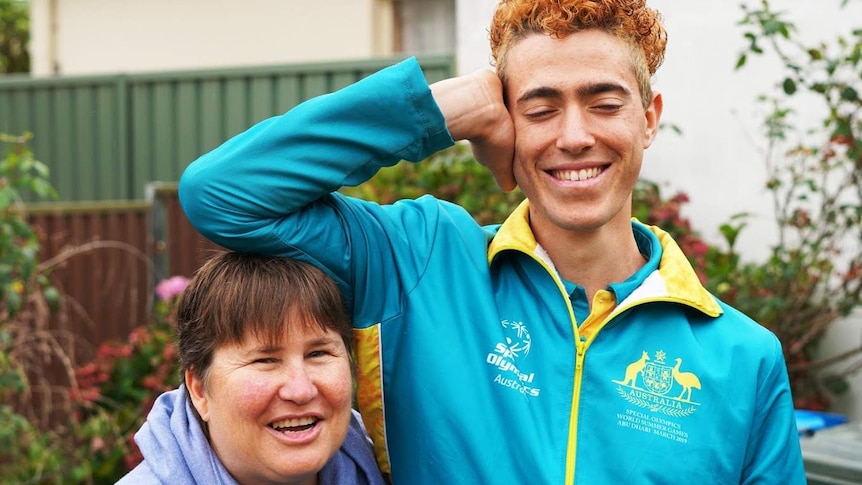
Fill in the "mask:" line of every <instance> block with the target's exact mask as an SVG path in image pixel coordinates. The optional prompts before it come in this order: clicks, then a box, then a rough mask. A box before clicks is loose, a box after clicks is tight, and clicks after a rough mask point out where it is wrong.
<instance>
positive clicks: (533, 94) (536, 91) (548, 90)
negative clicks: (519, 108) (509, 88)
mask: <svg viewBox="0 0 862 485" xmlns="http://www.w3.org/2000/svg"><path fill="white" fill-rule="evenodd" d="M562 97H563V92H562V91H560V90H559V89H556V88H552V87H548V86H539V87H538V88H533V89H531V90H529V91H527V92H526V93H524V94H522V95H521V96H519V97H518V99H516V100H515V104H519V103H523V102H524V101H529V100H531V99H536V98H545V99H560V98H562Z"/></svg>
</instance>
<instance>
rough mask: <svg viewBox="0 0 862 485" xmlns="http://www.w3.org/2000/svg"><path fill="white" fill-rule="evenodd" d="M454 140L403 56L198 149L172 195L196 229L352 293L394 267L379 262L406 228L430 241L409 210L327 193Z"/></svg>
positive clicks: (411, 61)
mask: <svg viewBox="0 0 862 485" xmlns="http://www.w3.org/2000/svg"><path fill="white" fill-rule="evenodd" d="M453 143H454V142H453V140H452V137H451V135H450V134H449V131H448V130H447V128H446V124H445V119H444V118H443V115H442V113H441V112H440V109H439V108H438V107H437V104H436V102H435V101H434V98H433V97H432V95H431V90H430V88H429V86H428V83H427V81H426V80H425V77H424V75H423V73H422V70H421V68H420V66H419V64H418V62H417V61H416V59H415V58H409V59H406V60H404V61H402V62H400V63H398V64H396V65H394V66H390V67H388V68H385V69H383V70H381V71H379V72H377V73H375V74H373V75H371V76H369V77H367V78H365V79H363V80H361V81H359V82H357V83H354V84H352V85H350V86H348V87H346V88H343V89H341V90H339V91H336V92H334V93H330V94H327V95H324V96H320V97H317V98H314V99H311V100H308V101H306V102H304V103H302V104H300V105H298V106H296V107H294V108H293V109H291V110H290V111H288V112H287V113H284V114H282V115H280V116H276V117H273V118H270V119H267V120H264V121H262V122H260V123H258V124H256V125H254V126H252V127H251V128H250V129H248V130H247V131H245V132H244V133H241V134H239V135H237V136H235V137H233V138H231V139H229V140H228V141H226V142H225V143H224V144H222V145H221V146H219V147H218V148H216V149H214V150H213V151H211V152H209V153H206V154H204V155H203V156H201V157H200V158H199V159H197V160H195V161H194V162H192V163H191V164H190V165H189V166H188V167H187V168H186V170H185V172H184V173H183V175H182V177H181V179H180V183H179V198H180V202H181V204H182V207H183V209H184V211H185V213H186V216H187V217H188V219H189V221H190V222H191V224H192V225H193V226H194V227H195V228H196V229H197V230H198V231H199V232H200V233H201V234H203V235H204V236H205V237H207V238H208V239H210V240H212V241H213V242H215V243H217V244H219V245H221V246H223V247H226V248H228V249H232V250H237V251H247V252H257V253H264V254H273V255H281V256H290V257H295V258H298V259H302V260H306V261H308V262H311V263H312V264H315V265H317V266H319V267H321V268H323V269H324V270H326V271H327V272H328V273H329V274H330V276H333V277H334V278H335V279H336V281H337V282H338V283H339V284H340V285H341V286H342V287H343V288H344V289H346V290H351V291H348V293H347V296H348V298H350V297H351V296H353V295H352V289H353V286H354V283H355V281H354V280H355V279H357V278H363V277H367V275H369V274H374V275H375V276H376V275H380V274H392V273H389V270H390V268H387V267H381V266H383V265H386V264H395V262H393V261H388V262H387V261H383V259H380V260H375V259H374V258H375V257H377V256H380V258H385V257H386V255H391V254H393V253H395V252H397V251H392V250H391V248H389V247H388V246H389V245H391V244H392V241H393V240H406V239H407V237H406V236H405V235H404V234H403V231H404V229H405V228H409V227H414V228H415V229H412V230H413V231H415V233H414V234H413V236H415V239H416V240H418V241H423V240H427V238H425V236H426V235H425V234H422V231H423V227H425V226H423V224H422V223H423V220H420V219H421V218H422V217H423V215H422V214H421V213H419V212H420V211H418V210H416V208H415V206H411V205H410V204H402V205H400V206H399V204H395V205H394V206H386V207H381V206H378V205H377V204H372V203H370V202H365V201H360V200H357V199H350V198H347V197H343V196H341V195H340V194H337V193H334V192H335V191H337V190H338V189H339V188H341V187H342V186H350V185H358V184H360V183H362V182H364V181H366V180H368V179H369V178H371V177H372V176H373V175H374V174H375V173H377V171H378V170H379V169H380V168H382V167H386V166H391V165H395V164H396V163H398V162H399V161H401V160H408V161H419V160H422V159H424V158H426V157H428V156H429V155H431V154H433V153H434V152H436V151H438V150H441V149H443V148H446V147H448V146H450V145H452V144H453ZM428 205H429V206H430V205H432V204H428ZM402 244H406V241H405V242H403V243H402ZM390 259H391V257H390ZM369 264H377V265H378V267H369ZM381 272H383V273H381ZM356 296H357V297H359V296H360V295H356Z"/></svg>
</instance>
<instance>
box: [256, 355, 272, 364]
mask: <svg viewBox="0 0 862 485" xmlns="http://www.w3.org/2000/svg"><path fill="white" fill-rule="evenodd" d="M275 362H276V359H275V358H274V357H262V358H260V359H255V360H254V363H255V364H274V363H275Z"/></svg>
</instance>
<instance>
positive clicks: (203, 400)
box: [186, 316, 352, 484]
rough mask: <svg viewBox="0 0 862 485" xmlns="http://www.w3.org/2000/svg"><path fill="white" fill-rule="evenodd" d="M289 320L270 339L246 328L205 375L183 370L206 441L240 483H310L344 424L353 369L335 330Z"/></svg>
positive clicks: (343, 430) (338, 443) (344, 431)
mask: <svg viewBox="0 0 862 485" xmlns="http://www.w3.org/2000/svg"><path fill="white" fill-rule="evenodd" d="M284 325H285V327H290V333H289V336H285V337H284V338H283V339H282V340H281V342H279V343H278V344H277V345H276V346H270V345H267V344H266V343H265V342H261V341H260V340H259V339H257V338H255V337H254V336H252V335H247V336H246V338H245V340H244V341H243V342H242V343H241V344H238V345H228V346H223V347H219V348H217V349H216V351H215V353H214V355H213V361H212V365H211V366H210V368H209V370H208V372H207V380H206V382H205V383H204V382H202V381H201V379H200V378H197V377H195V376H193V375H192V373H191V372H190V371H187V372H186V382H187V385H188V387H189V390H190V392H191V396H192V402H193V404H194V406H195V407H196V408H197V410H198V413H199V414H200V415H201V418H202V419H203V420H204V421H205V422H207V423H208V427H209V433H210V442H211V445H212V447H213V449H214V450H215V452H216V455H218V457H219V459H220V460H221V462H222V463H223V464H224V466H225V468H227V470H228V471H229V472H230V473H231V474H232V475H233V476H234V478H235V479H236V480H237V481H238V482H239V483H241V484H250V483H275V482H278V483H315V482H314V481H315V479H316V475H317V472H318V471H319V470H320V469H321V468H323V465H325V464H326V462H327V461H328V460H329V459H330V457H332V456H333V455H334V454H335V452H336V450H338V448H339V447H340V446H341V443H342V442H343V441H344V437H345V436H346V435H347V427H348V425H349V424H350V417H351V411H350V407H351V402H352V394H351V393H352V376H351V371H350V359H349V356H348V351H347V349H346V348H345V346H344V342H343V341H342V339H341V337H340V336H339V335H338V334H337V333H336V332H334V331H332V330H326V331H324V330H321V329H320V328H318V327H317V326H316V325H301V324H299V323H298V322H296V321H292V319H291V317H290V316H288V317H287V318H286V319H285V323H284Z"/></svg>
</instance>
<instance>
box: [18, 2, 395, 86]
mask: <svg viewBox="0 0 862 485" xmlns="http://www.w3.org/2000/svg"><path fill="white" fill-rule="evenodd" d="M374 7H375V6H374V0H325V1H308V0H243V1H242V2H236V1H231V0H146V1H139V0H31V9H32V10H31V12H32V42H31V53H32V58H33V70H32V73H33V74H34V75H49V74H52V73H53V72H54V70H53V66H52V64H53V63H52V61H51V59H54V60H55V61H56V64H57V65H58V67H59V73H61V74H65V75H75V74H96V73H107V72H141V71H161V70H175V69H194V68H207V67H222V66H238V65H261V64H263V65H266V64H281V63H288V62H316V61H322V60H344V59H357V58H367V57H371V56H372V55H374V54H375V52H374V48H375V39H374V35H375V34H376V32H375V20H376V18H375V10H374ZM52 8H53V9H55V10H54V11H53V16H54V19H55V20H54V21H52ZM377 21H378V22H379V20H377ZM52 25H53V26H55V28H52ZM377 45H380V43H379V42H378V43H377Z"/></svg>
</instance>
